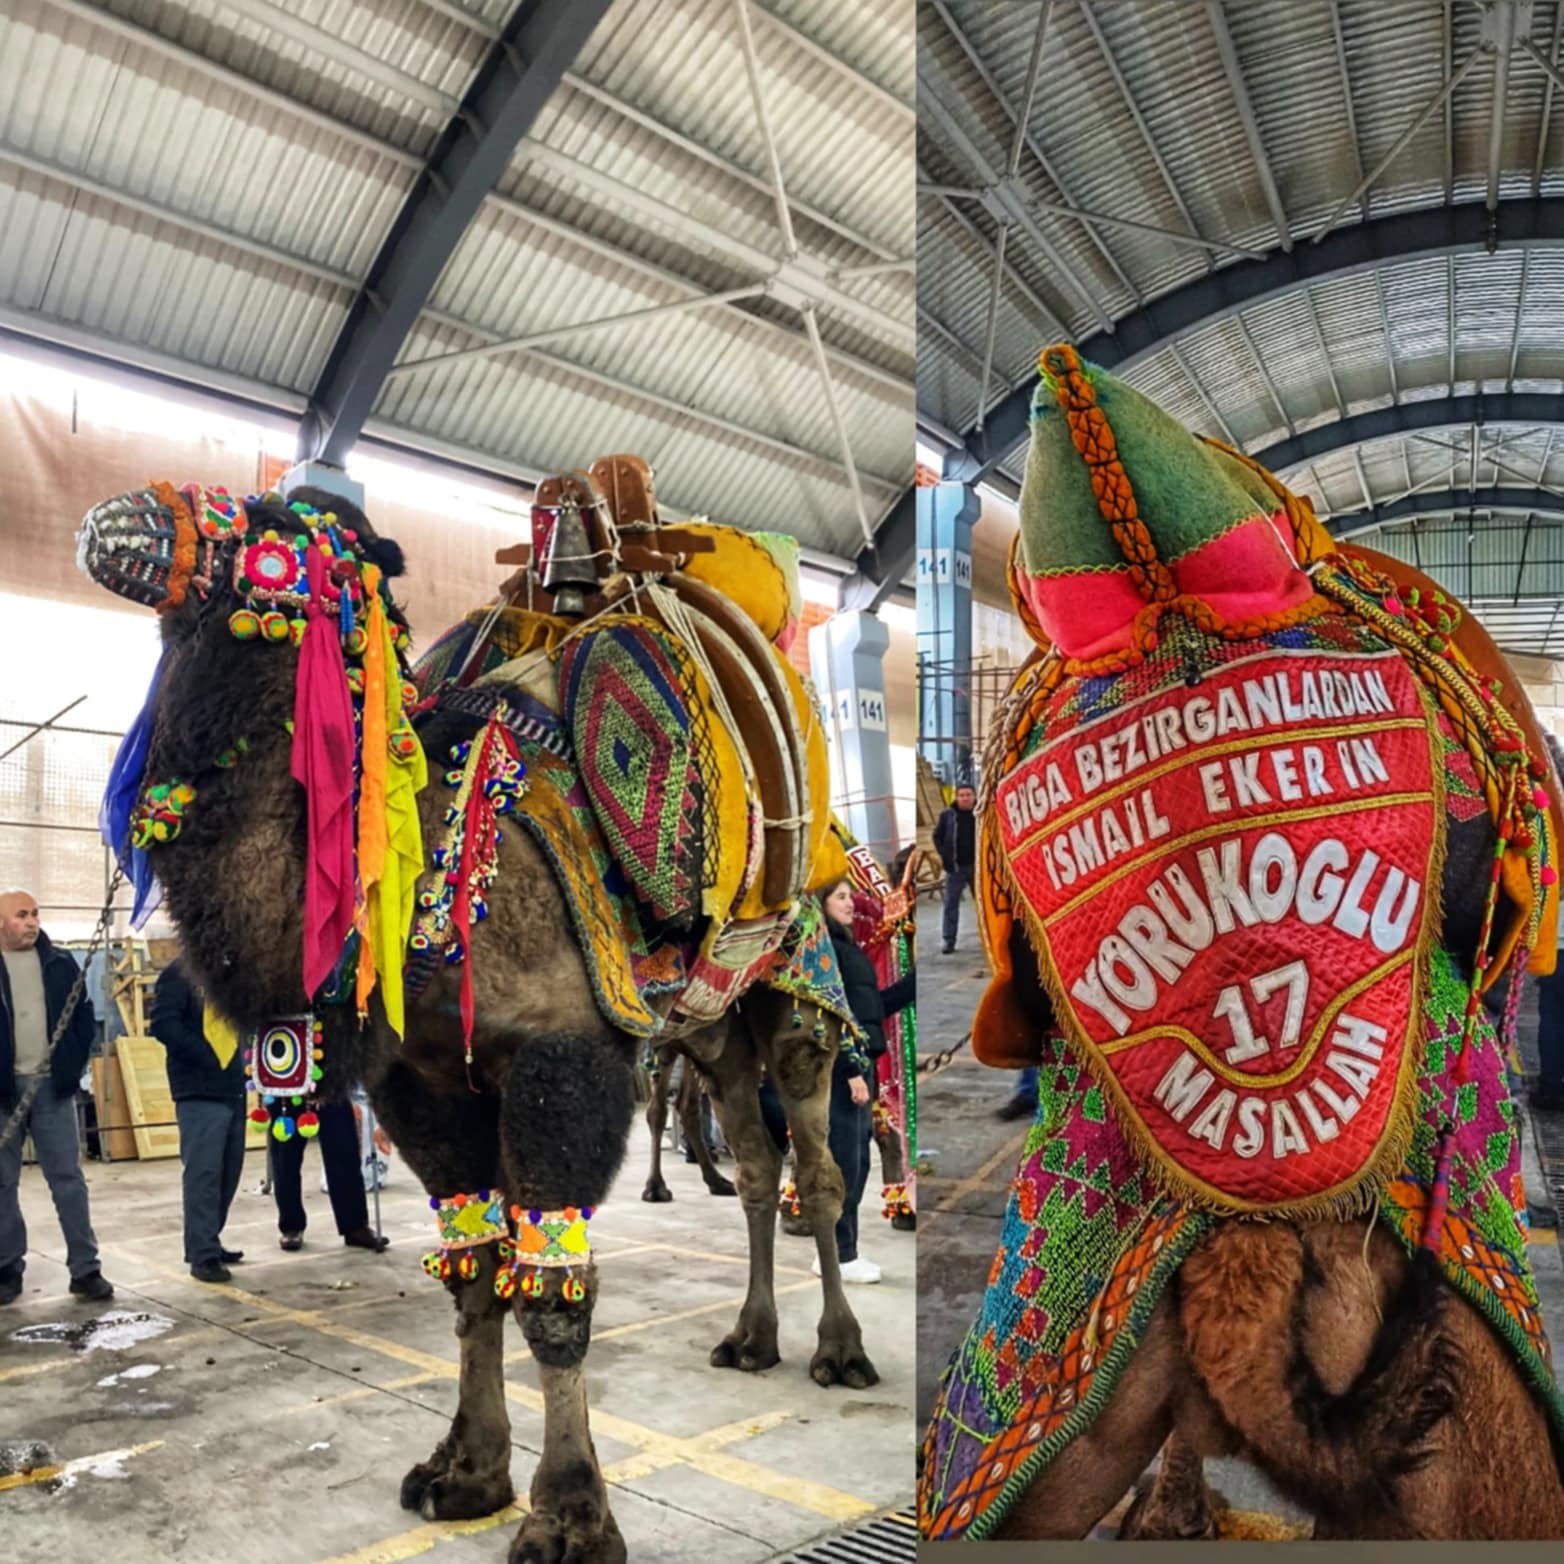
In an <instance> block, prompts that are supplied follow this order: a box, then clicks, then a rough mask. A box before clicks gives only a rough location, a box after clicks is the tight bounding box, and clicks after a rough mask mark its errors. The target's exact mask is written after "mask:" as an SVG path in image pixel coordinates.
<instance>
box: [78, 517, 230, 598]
mask: <svg viewBox="0 0 1564 1564" xmlns="http://www.w3.org/2000/svg"><path fill="white" fill-rule="evenodd" d="M179 532H180V529H179V526H178V522H177V519H176V517H175V514H174V511H173V509H172V508H171V507H170V506H168V505H166V504H165V503H164V502H163V501H162V500H161V499H159V497H158V495H157V494H156V493H154V492H153V491H152V490H151V489H139V490H136V491H135V492H133V493H130V494H117V495H115V496H114V498H113V499H108V500H104V501H102V502H101V503H100V504H97V505H94V506H93V507H92V509H91V510H90V511H88V512H87V514H86V516H85V517H84V518H83V519H82V524H81V531H80V532H79V533H78V534H77V537H76V563H77V565H78V566H80V568H81V569H82V570H83V571H84V572H85V573H86V574H87V575H88V576H89V577H90V578H91V579H92V580H93V581H95V582H97V584H98V585H99V586H101V587H106V588H107V589H108V590H109V591H110V592H113V593H114V594H115V595H116V596H118V597H126V598H129V599H130V600H131V602H133V603H141V604H143V605H145V606H146V607H147V608H161V607H163V605H164V604H165V602H166V601H167V599H168V595H169V585H170V581H171V579H172V577H173V574H174V569H175V563H176V559H175V553H176V549H177V547H178V544H179V542H180V538H179ZM202 541H203V543H204V540H202ZM187 568H188V567H187Z"/></svg>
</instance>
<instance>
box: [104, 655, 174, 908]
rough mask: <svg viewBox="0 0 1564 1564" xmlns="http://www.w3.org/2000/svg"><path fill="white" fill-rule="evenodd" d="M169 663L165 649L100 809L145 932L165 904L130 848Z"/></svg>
mask: <svg viewBox="0 0 1564 1564" xmlns="http://www.w3.org/2000/svg"><path fill="white" fill-rule="evenodd" d="M167 659H168V651H167V648H165V649H164V651H163V652H162V654H161V655H160V656H159V657H158V662H157V667H156V668H154V669H153V670H152V682H151V684H149V685H148V686H147V698H146V700H145V701H144V702H142V706H141V710H140V712H139V713H138V714H137V717H136V720H135V721H134V722H133V723H131V725H130V727H129V728H128V729H127V730H126V732H125V737H124V738H123V739H121V740H120V746H119V750H118V751H117V753H116V754H115V756H114V765H113V767H112V768H111V769H110V771H109V782H108V786H107V787H106V788H105V789H104V791H103V803H102V805H101V806H100V807H99V809H98V833H99V835H101V836H102V838H103V841H104V844H105V845H106V846H107V847H108V848H109V849H110V850H111V851H112V852H113V854H114V857H115V859H116V861H117V862H118V863H119V866H120V868H122V869H123V870H124V871H125V873H126V874H127V875H128V876H129V877H130V883H131V885H132V887H133V888H134V890H135V893H136V902H135V906H134V907H133V909H132V910H131V914H130V926H131V928H133V929H140V928H141V926H142V925H143V924H144V923H145V922H146V921H147V919H148V918H150V917H151V916H152V914H153V913H154V912H155V911H156V910H157V906H158V902H159V901H160V900H161V895H160V892H159V891H158V884H157V880H156V879H155V878H154V876H153V873H152V864H151V862H150V860H149V859H148V858H147V855H146V853H145V852H144V851H142V849H141V848H139V847H132V846H131V845H130V816H131V811H132V810H133V809H134V808H135V807H136V804H137V803H138V801H139V800H140V798H141V789H142V787H143V785H144V784H145V782H146V772H147V751H148V749H150V748H151V745H152V703H153V701H154V700H155V699H156V698H157V687H158V684H159V682H160V681H161V679H162V677H163V667H164V664H165V663H166V661H167Z"/></svg>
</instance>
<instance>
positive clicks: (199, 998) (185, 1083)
mask: <svg viewBox="0 0 1564 1564" xmlns="http://www.w3.org/2000/svg"><path fill="white" fill-rule="evenodd" d="M205 1012H206V1003H205V996H204V995H203V994H202V993H201V992H200V991H199V990H198V989H197V988H196V986H195V985H194V984H193V983H192V982H191V981H190V975H189V973H188V972H187V971H186V970H185V964H184V961H183V960H182V959H181V960H178V961H175V962H173V963H172V964H171V965H170V966H169V967H167V968H166V969H165V970H164V972H163V974H162V975H161V976H160V977H159V978H158V980H157V989H156V990H155V992H154V993H153V996H152V1022H151V1027H152V1035H153V1036H154V1037H155V1038H157V1040H158V1041H159V1042H160V1043H161V1044H162V1045H163V1047H164V1048H165V1049H166V1050H167V1051H168V1089H169V1091H170V1093H171V1094H172V1096H173V1099H174V1117H175V1118H177V1119H178V1120H179V1160H180V1163H181V1164H182V1165H183V1168H184V1205H185V1264H186V1265H188V1266H189V1267H190V1274H191V1275H192V1276H193V1277H195V1279H196V1280H197V1281H198V1282H226V1281H228V1280H229V1279H230V1278H231V1277H232V1275H233V1273H232V1272H231V1271H230V1270H229V1269H228V1267H229V1266H230V1265H232V1264H233V1263H234V1262H235V1261H237V1260H242V1259H243V1258H244V1255H243V1254H242V1253H241V1252H240V1251H239V1250H237V1249H225V1248H223V1244H222V1232H223V1224H224V1223H225V1222H226V1221H227V1220H228V1208H229V1206H230V1205H232V1203H233V1198H234V1192H235V1191H236V1190H237V1189H238V1188H239V1178H240V1175H241V1174H242V1173H243V1171H244V1126H245V1101H244V1052H243V1050H242V1049H241V1048H240V1047H239V1046H238V1040H237V1039H236V1038H234V1037H232V1036H228V1037H226V1038H225V1037H222V1036H221V1035H220V1034H219V1035H218V1036H217V1037H216V1038H215V1039H209V1038H208V1036H207V1031H206V1022H205ZM219 1046H223V1047H226V1049H227V1050H228V1056H227V1058H226V1059H224V1058H220V1057H219V1053H218V1049H219Z"/></svg>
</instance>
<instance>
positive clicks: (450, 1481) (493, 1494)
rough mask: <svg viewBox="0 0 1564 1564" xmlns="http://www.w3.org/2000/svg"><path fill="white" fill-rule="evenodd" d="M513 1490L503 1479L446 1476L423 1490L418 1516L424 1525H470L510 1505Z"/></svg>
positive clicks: (437, 1479)
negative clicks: (449, 1523)
mask: <svg viewBox="0 0 1564 1564" xmlns="http://www.w3.org/2000/svg"><path fill="white" fill-rule="evenodd" d="M515 1497H516V1490H515V1489H514V1488H513V1487H512V1486H511V1480H510V1478H509V1477H508V1476H507V1477H489V1478H482V1477H471V1476H466V1475H463V1476H460V1477H458V1476H457V1475H456V1474H454V1473H447V1474H445V1475H444V1476H441V1477H436V1478H435V1480H434V1481H433V1482H432V1483H430V1484H429V1486H428V1488H426V1489H425V1490H424V1496H423V1502H422V1503H421V1504H420V1505H419V1506H418V1513H419V1514H420V1515H422V1516H423V1518H424V1519H425V1520H426V1521H472V1520H478V1519H479V1518H480V1517H482V1516H484V1515H493V1514H495V1513H496V1512H497V1511H499V1510H503V1509H504V1508H505V1507H506V1505H508V1504H510V1503H512V1502H513V1501H514V1499H515Z"/></svg>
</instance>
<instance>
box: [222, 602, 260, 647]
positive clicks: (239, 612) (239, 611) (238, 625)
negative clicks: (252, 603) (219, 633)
mask: <svg viewBox="0 0 1564 1564" xmlns="http://www.w3.org/2000/svg"><path fill="white" fill-rule="evenodd" d="M228 629H229V631H230V633H231V634H232V635H233V638H234V639H235V640H236V641H253V640H254V639H255V638H256V636H258V635H259V634H260V633H261V616H260V615H259V614H258V613H256V611H255V610H254V609H253V608H236V609H235V610H234V611H233V612H232V613H231V614H230V615H229V616H228Z"/></svg>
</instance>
